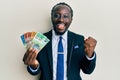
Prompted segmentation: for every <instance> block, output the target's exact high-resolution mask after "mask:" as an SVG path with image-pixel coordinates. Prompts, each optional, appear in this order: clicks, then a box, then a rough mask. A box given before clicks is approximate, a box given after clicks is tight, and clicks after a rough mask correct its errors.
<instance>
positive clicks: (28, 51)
mask: <svg viewBox="0 0 120 80" xmlns="http://www.w3.org/2000/svg"><path fill="white" fill-rule="evenodd" d="M31 52H32V48H30V49H28V50H27V51H26V53H25V54H24V57H23V61H25V60H26V58H27V56H28V55H29V53H31Z"/></svg>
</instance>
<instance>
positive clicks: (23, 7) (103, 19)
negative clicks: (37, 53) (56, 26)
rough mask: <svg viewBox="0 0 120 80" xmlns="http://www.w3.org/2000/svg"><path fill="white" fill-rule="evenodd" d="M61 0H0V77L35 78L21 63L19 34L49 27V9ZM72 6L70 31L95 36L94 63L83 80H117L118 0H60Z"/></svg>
mask: <svg viewBox="0 0 120 80" xmlns="http://www.w3.org/2000/svg"><path fill="white" fill-rule="evenodd" d="M59 1H60V0H0V80H38V76H31V75H30V74H29V73H28V72H27V71H26V66H25V65H24V64H23V62H22V57H23V55H24V52H25V48H24V47H23V45H22V43H21V40H20V35H21V34H22V33H24V32H27V31H39V32H42V33H43V32H46V31H48V30H50V29H51V28H52V27H51V22H50V12H51V8H52V7H53V5H54V4H56V3H58V2H59ZM61 1H65V2H67V3H68V4H70V5H71V7H72V8H73V10H74V19H73V22H72V24H71V26H70V28H69V29H70V30H72V31H74V32H76V33H78V34H83V35H84V36H85V37H88V36H93V37H94V38H96V39H97V41H98V44H97V47H96V52H97V66H96V69H95V71H94V72H93V73H92V74H91V75H85V74H83V73H81V74H82V77H83V80H120V77H119V76H120V69H119V68H120V62H119V61H120V58H119V57H120V51H119V50H120V46H119V45H120V29H119V28H120V1H119V0H61Z"/></svg>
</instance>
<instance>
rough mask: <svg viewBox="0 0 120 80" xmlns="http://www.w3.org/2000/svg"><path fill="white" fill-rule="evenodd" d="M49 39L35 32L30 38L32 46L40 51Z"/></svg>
mask: <svg viewBox="0 0 120 80" xmlns="http://www.w3.org/2000/svg"><path fill="white" fill-rule="evenodd" d="M49 41H50V40H49V39H48V38H47V37H46V36H45V35H43V34H42V33H39V32H37V33H36V35H35V37H34V38H33V40H32V47H33V48H35V49H37V50H38V51H40V50H42V48H43V47H44V46H45V45H46V44H47V43H48V42H49Z"/></svg>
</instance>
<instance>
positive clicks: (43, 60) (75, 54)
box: [27, 31, 96, 80]
mask: <svg viewBox="0 0 120 80" xmlns="http://www.w3.org/2000/svg"><path fill="white" fill-rule="evenodd" d="M44 35H45V36H47V37H48V38H49V39H50V42H49V43H48V44H47V45H46V46H45V47H44V48H43V49H42V50H41V51H40V52H39V54H38V56H37V59H38V61H39V63H40V68H39V70H38V71H36V72H35V73H33V72H31V71H30V69H29V68H27V70H28V72H29V73H31V74H32V75H36V74H38V73H39V71H40V72H41V77H40V80H53V60H52V31H49V32H47V33H45V34H44ZM67 50H68V53H67V78H68V80H82V79H81V76H80V70H82V71H83V72H84V73H86V74H90V73H92V72H93V70H94V68H95V63H96V57H95V58H94V59H93V60H88V59H87V58H86V56H85V53H84V37H83V36H81V35H78V34H75V33H73V32H70V31H68V49H67Z"/></svg>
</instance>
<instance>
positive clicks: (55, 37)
mask: <svg viewBox="0 0 120 80" xmlns="http://www.w3.org/2000/svg"><path fill="white" fill-rule="evenodd" d="M67 33H68V30H67V31H66V32H65V33H64V34H63V35H62V38H63V40H67ZM52 35H53V38H54V39H56V40H58V39H59V37H60V35H56V34H55V31H54V30H52Z"/></svg>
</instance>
